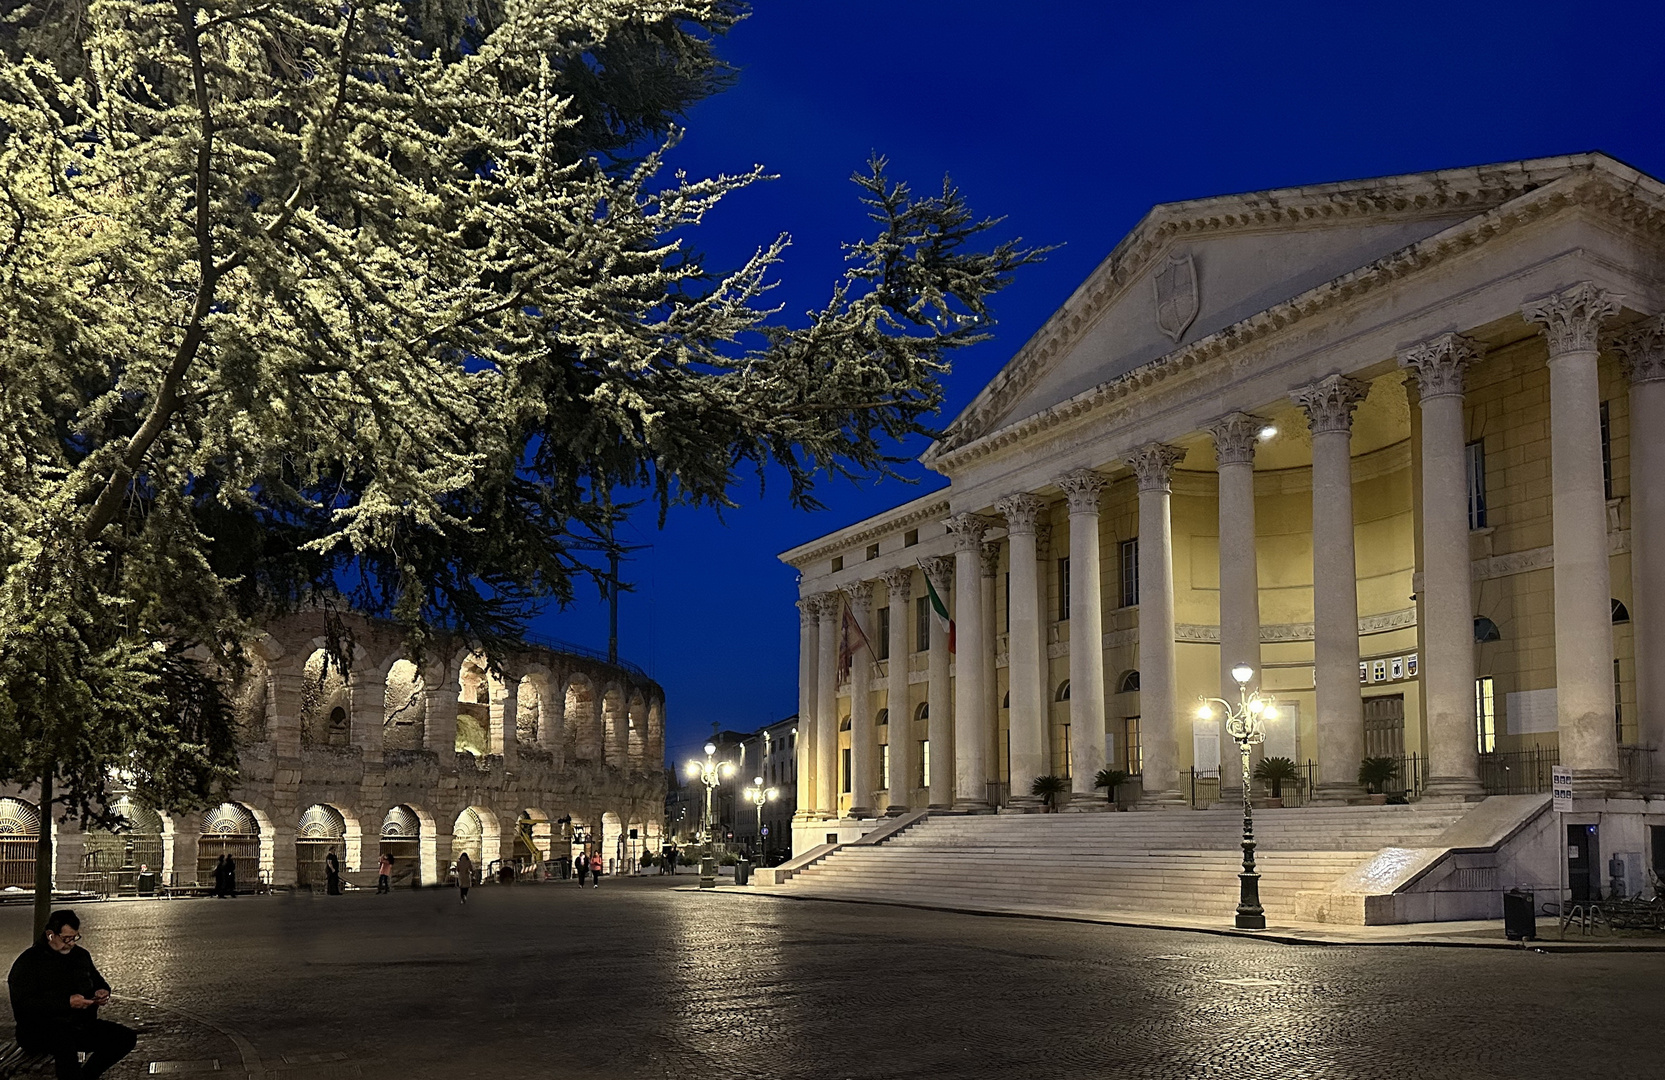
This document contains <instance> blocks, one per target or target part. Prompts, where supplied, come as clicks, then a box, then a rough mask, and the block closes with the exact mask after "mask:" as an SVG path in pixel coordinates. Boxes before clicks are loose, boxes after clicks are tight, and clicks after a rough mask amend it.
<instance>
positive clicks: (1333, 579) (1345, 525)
mask: <svg viewBox="0 0 1665 1080" xmlns="http://www.w3.org/2000/svg"><path fill="white" fill-rule="evenodd" d="M1368 392H1369V386H1368V385H1367V384H1365V383H1362V382H1360V381H1358V380H1357V379H1349V378H1348V377H1346V376H1345V375H1331V376H1329V377H1327V378H1324V379H1320V380H1319V381H1318V382H1315V383H1313V384H1312V385H1311V386H1308V387H1306V388H1304V389H1301V390H1297V391H1296V392H1295V393H1293V394H1291V395H1290V397H1291V398H1292V399H1293V400H1294V402H1295V404H1297V405H1299V406H1300V407H1301V408H1302V409H1303V410H1305V412H1306V414H1307V424H1308V426H1310V427H1311V429H1312V621H1313V639H1314V640H1313V646H1312V652H1313V667H1314V669H1315V671H1314V682H1315V684H1316V686H1317V691H1318V693H1317V698H1318V790H1317V792H1316V796H1317V799H1318V801H1321V802H1345V801H1347V800H1348V799H1350V798H1352V797H1354V796H1356V795H1358V794H1359V793H1360V788H1359V783H1358V780H1359V762H1360V761H1361V760H1362V759H1363V757H1364V702H1363V700H1362V699H1361V698H1360V696H1359V593H1358V565H1357V562H1356V561H1355V559H1354V555H1353V454H1352V442H1353V410H1354V409H1356V408H1358V404H1359V402H1361V401H1363V400H1364V397H1365V394H1366V393H1368ZM1465 554H1466V551H1465Z"/></svg>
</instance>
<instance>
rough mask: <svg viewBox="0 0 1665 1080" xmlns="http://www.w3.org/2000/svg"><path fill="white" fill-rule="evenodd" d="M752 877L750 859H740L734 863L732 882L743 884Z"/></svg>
mask: <svg viewBox="0 0 1665 1080" xmlns="http://www.w3.org/2000/svg"><path fill="white" fill-rule="evenodd" d="M751 879H752V863H751V860H750V859H741V860H740V861H739V862H737V863H735V864H734V883H735V884H736V885H745V884H747V883H748V882H750V881H751Z"/></svg>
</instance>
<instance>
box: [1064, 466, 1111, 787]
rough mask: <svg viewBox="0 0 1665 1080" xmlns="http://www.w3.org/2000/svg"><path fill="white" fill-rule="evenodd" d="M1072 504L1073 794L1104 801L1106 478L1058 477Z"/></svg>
mask: <svg viewBox="0 0 1665 1080" xmlns="http://www.w3.org/2000/svg"><path fill="white" fill-rule="evenodd" d="M1058 486H1059V487H1060V488H1062V489H1063V491H1064V494H1065V496H1067V497H1068V499H1069V504H1070V759H1071V765H1070V793H1071V795H1072V801H1074V802H1077V803H1080V804H1081V805H1084V806H1091V805H1095V804H1096V803H1098V802H1099V798H1098V793H1097V791H1095V790H1094V788H1093V779H1094V777H1096V776H1097V775H1098V771H1099V770H1100V769H1102V768H1104V607H1103V603H1104V598H1103V592H1102V590H1101V589H1100V587H1099V561H1098V493H1099V492H1100V491H1101V490H1103V488H1104V477H1103V476H1101V475H1099V474H1098V473H1096V472H1093V471H1092V470H1091V469H1077V470H1076V471H1075V472H1072V473H1069V474H1068V475H1065V476H1061V477H1059V478H1058Z"/></svg>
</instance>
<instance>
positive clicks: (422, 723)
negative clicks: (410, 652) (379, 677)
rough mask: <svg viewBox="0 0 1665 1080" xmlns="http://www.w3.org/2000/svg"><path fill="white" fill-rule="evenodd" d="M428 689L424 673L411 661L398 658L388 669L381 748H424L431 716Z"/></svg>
mask: <svg viewBox="0 0 1665 1080" xmlns="http://www.w3.org/2000/svg"><path fill="white" fill-rule="evenodd" d="M426 689H427V685H426V683H424V682H423V680H422V673H421V672H420V671H418V670H417V667H416V665H415V664H413V663H412V662H411V661H409V660H405V659H400V660H396V661H394V663H393V665H392V666H391V667H390V668H388V672H387V692H386V696H385V698H384V701H383V709H382V749H384V750H420V749H422V732H423V729H424V728H425V727H426V726H427V716H428V708H427V706H428V701H427V694H426V693H424V691H425V690H426Z"/></svg>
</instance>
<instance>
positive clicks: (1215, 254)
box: [926, 154, 1624, 461]
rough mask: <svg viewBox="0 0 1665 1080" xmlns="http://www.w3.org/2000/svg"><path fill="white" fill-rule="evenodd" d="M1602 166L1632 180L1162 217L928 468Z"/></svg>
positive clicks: (1415, 190)
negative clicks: (1614, 176)
mask: <svg viewBox="0 0 1665 1080" xmlns="http://www.w3.org/2000/svg"><path fill="white" fill-rule="evenodd" d="M1604 163H1605V164H1606V165H1611V166H1615V167H1618V168H1624V166H1620V165H1619V164H1618V163H1617V162H1615V161H1613V159H1611V158H1608V157H1606V156H1605V155H1601V154H1581V155H1576V156H1570V157H1559V158H1545V159H1538V160H1534V161H1522V162H1512V163H1508V164H1502V165H1485V166H1476V167H1472V168H1464V169H1449V170H1443V171H1440V172H1429V173H1414V174H1409V175H1405V176H1393V177H1382V178H1376V179H1370V180H1358V181H1346V182H1342V183H1334V184H1321V185H1313V186H1309V187H1298V188H1283V189H1278V190H1275V191H1261V192H1252V193H1249V194H1243V195H1224V196H1216V197H1212V198H1207V199H1195V200H1191V201H1188V202H1177V203H1164V204H1161V205H1158V206H1156V207H1154V208H1152V210H1151V211H1150V212H1149V213H1148V214H1146V215H1145V217H1144V218H1143V219H1142V220H1141V221H1140V222H1139V224H1138V225H1137V226H1135V227H1134V229H1133V230H1132V231H1131V232H1130V233H1128V235H1127V236H1126V237H1124V238H1123V239H1122V241H1121V242H1120V243H1118V244H1117V245H1116V247H1115V249H1114V250H1113V251H1112V252H1111V253H1110V255H1109V256H1108V257H1107V258H1106V259H1105V260H1104V261H1103V262H1102V263H1100V264H1099V266H1098V268H1097V269H1095V270H1094V272H1093V273H1092V275H1091V276H1090V277H1088V279H1087V280H1086V282H1084V283H1083V284H1082V285H1081V286H1080V288H1078V289H1077V290H1076V291H1075V293H1074V295H1072V296H1071V297H1070V298H1069V300H1068V301H1066V302H1065V304H1064V306H1063V307H1062V308H1060V309H1059V310H1058V311H1057V312H1056V313H1055V314H1054V315H1053V316H1052V317H1051V318H1050V319H1048V320H1047V322H1046V324H1045V325H1044V326H1043V327H1042V328H1041V329H1040V330H1039V331H1038V332H1037V333H1036V334H1035V336H1034V337H1033V338H1031V339H1030V341H1029V342H1028V343H1027V344H1026V345H1024V347H1023V348H1022V349H1021V350H1019V351H1018V353H1017V355H1015V356H1014V357H1013V358H1012V360H1011V361H1010V362H1008V363H1007V365H1006V366H1005V368H1003V369H1002V370H1001V372H1000V373H999V374H998V375H997V376H996V377H995V378H994V379H993V380H992V381H991V382H990V383H989V385H988V386H987V387H985V388H984V390H983V391H982V393H980V394H979V395H978V396H977V398H976V399H974V400H973V401H972V402H971V404H970V405H969V406H967V407H966V409H965V411H964V412H962V413H961V414H960V416H959V417H958V418H957V419H956V420H955V421H954V423H953V424H952V425H950V427H949V429H948V431H947V434H946V437H945V438H944V440H942V441H941V442H939V443H937V444H935V445H934V446H933V447H932V448H931V450H930V451H928V452H927V454H926V460H927V461H930V460H931V459H932V458H933V457H934V456H936V455H937V454H940V453H942V452H945V451H947V450H952V449H954V448H956V447H959V446H963V445H965V444H967V443H969V442H971V441H973V440H975V439H978V438H980V437H982V436H983V435H985V434H988V433H989V432H992V431H995V430H997V429H1000V428H1003V427H1006V426H1009V425H1011V424H1014V423H1016V422H1018V421H1020V420H1023V419H1024V418H1026V417H1030V416H1033V415H1035V414H1037V413H1040V412H1043V411H1044V410H1047V409H1050V408H1052V407H1054V406H1056V405H1058V404H1059V403H1060V402H1064V401H1067V400H1069V399H1070V398H1071V397H1073V396H1075V395H1077V394H1080V393H1082V392H1083V391H1086V390H1088V389H1091V388H1092V387H1095V386H1099V385H1101V384H1103V383H1106V382H1108V381H1110V380H1113V379H1115V378H1117V377H1119V376H1122V375H1125V374H1126V373H1128V372H1130V371H1132V370H1134V369H1136V368H1139V367H1142V366H1144V365H1146V364H1149V363H1151V362H1153V361H1156V360H1158V359H1160V358H1162V357H1163V356H1166V355H1168V354H1169V353H1172V352H1174V351H1175V350H1177V349H1181V348H1183V347H1185V346H1186V345H1188V344H1189V343H1191V342H1194V341H1197V340H1199V339H1201V338H1205V337H1207V336H1209V335H1211V334H1215V333H1217V332H1219V331H1220V330H1222V329H1224V328H1226V327H1230V326H1232V325H1234V324H1237V323H1239V322H1241V321H1242V320H1245V319H1248V318H1249V317H1251V316H1253V315H1255V314H1257V313H1259V312H1262V311H1265V310H1267V309H1268V308H1272V307H1274V306H1275V305H1277V304H1280V303H1282V302H1284V301H1287V300H1289V299H1291V298H1292V297H1296V296H1299V295H1301V294H1302V293H1305V292H1307V291H1308V290H1311V289H1314V288H1316V287H1318V286H1320V285H1323V284H1324V283H1325V282H1328V281H1332V280H1334V279H1336V278H1338V277H1341V276H1342V275H1345V274H1348V273H1350V272H1353V271H1356V270H1358V269H1359V268H1361V267H1366V266H1369V265H1370V264H1372V263H1374V262H1376V261H1378V260H1380V259H1383V258H1385V257H1386V256H1389V255H1391V254H1393V253H1394V252H1397V251H1400V250H1402V249H1404V248H1406V247H1409V246H1411V245H1414V244H1416V243H1418V242H1419V241H1422V240H1425V239H1427V238H1428V237H1430V236H1433V235H1435V234H1437V233H1440V232H1442V231H1443V230H1446V229H1448V228H1450V227H1451V226H1453V225H1455V224H1457V223H1458V222H1461V221H1463V220H1465V219H1468V218H1472V217H1476V216H1478V215H1482V214H1485V213H1487V212H1488V211H1490V210H1493V209H1495V208H1496V207H1498V206H1500V205H1502V204H1504V203H1506V202H1508V201H1509V200H1511V199H1514V198H1518V197H1519V196H1521V195H1523V194H1525V193H1527V192H1530V191H1532V190H1534V189H1535V188H1538V187H1542V186H1544V185H1546V184H1549V183H1553V182H1554V181H1556V180H1559V179H1561V178H1562V177H1565V176H1567V175H1569V174H1570V173H1574V172H1578V171H1580V170H1589V169H1592V168H1600V167H1603V165H1604Z"/></svg>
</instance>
